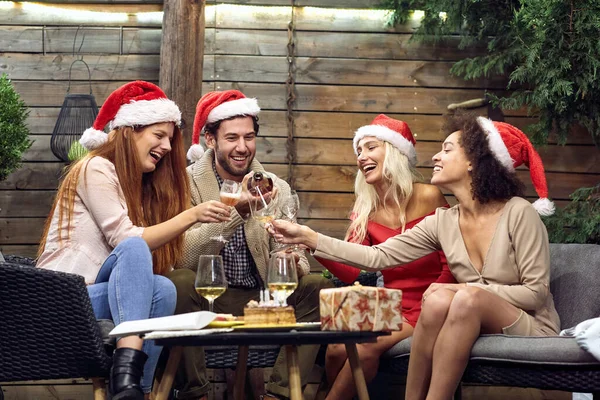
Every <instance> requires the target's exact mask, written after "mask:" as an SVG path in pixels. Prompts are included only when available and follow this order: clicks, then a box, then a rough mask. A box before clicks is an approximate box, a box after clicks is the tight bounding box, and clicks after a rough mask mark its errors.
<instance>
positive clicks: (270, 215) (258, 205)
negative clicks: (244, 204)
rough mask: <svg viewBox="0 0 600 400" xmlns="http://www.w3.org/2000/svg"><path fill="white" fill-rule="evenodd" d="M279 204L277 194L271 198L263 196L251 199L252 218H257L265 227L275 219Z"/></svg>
mask: <svg viewBox="0 0 600 400" xmlns="http://www.w3.org/2000/svg"><path fill="white" fill-rule="evenodd" d="M277 206H278V204H277V196H275V198H270V199H265V198H264V197H262V196H261V197H259V198H255V199H252V200H250V213H251V214H252V218H254V219H255V220H257V221H258V222H259V223H260V225H261V226H262V227H265V226H266V225H267V224H268V223H271V222H272V221H273V220H274V219H275V215H276V214H277Z"/></svg>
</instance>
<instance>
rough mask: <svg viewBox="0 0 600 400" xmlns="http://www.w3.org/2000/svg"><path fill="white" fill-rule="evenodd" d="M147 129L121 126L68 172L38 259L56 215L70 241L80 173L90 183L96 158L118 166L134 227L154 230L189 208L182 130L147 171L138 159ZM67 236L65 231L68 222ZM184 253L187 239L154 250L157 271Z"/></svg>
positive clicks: (162, 272)
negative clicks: (139, 139) (139, 137)
mask: <svg viewBox="0 0 600 400" xmlns="http://www.w3.org/2000/svg"><path fill="white" fill-rule="evenodd" d="M145 128H147V126H141V127H135V128H132V127H122V128H117V129H115V130H114V131H112V132H111V133H110V134H109V140H108V141H107V142H106V143H105V144H103V145H102V146H100V147H99V148H97V149H94V150H92V151H90V153H89V154H88V155H86V156H85V157H84V158H82V159H81V160H79V161H78V162H77V163H75V164H73V165H71V166H70V167H69V168H68V169H66V170H65V175H64V178H63V180H62V182H61V184H60V186H59V188H58V192H57V194H56V198H55V200H54V204H53V205H52V209H51V210H50V214H49V216H48V218H47V219H46V224H45V225H44V233H43V235H42V240H41V242H40V247H39V248H38V258H39V257H40V256H41V255H42V253H43V252H44V248H45V247H46V238H47V236H48V231H49V230H50V225H51V222H52V217H53V216H54V213H55V212H58V230H59V232H58V237H59V240H60V241H62V239H63V237H64V238H67V239H68V238H69V235H70V230H71V220H72V218H73V210H74V205H75V197H76V195H77V186H78V184H79V178H80V174H81V170H82V168H83V170H84V173H83V179H84V182H85V179H86V168H87V165H88V162H89V160H91V159H92V158H93V157H103V158H106V159H107V160H108V161H110V162H111V163H113V164H114V166H115V170H116V173H117V177H118V178H119V183H120V185H121V189H122V191H123V195H124V196H125V201H126V203H127V209H128V211H129V218H130V219H131V222H132V223H133V224H134V225H137V226H144V227H147V226H152V225H156V224H159V223H161V222H164V221H167V220H169V219H171V218H173V217H175V216H176V215H178V214H179V213H181V212H183V211H185V210H186V209H187V208H188V207H189V205H190V189H189V182H188V178H187V174H186V172H185V168H186V161H185V150H184V144H183V135H182V134H181V130H180V129H179V128H178V127H177V126H175V130H174V132H173V140H172V141H171V151H170V152H168V153H167V154H165V155H164V156H163V157H162V159H161V162H160V163H158V164H157V166H156V169H155V170H154V171H152V172H149V173H144V172H143V170H142V165H141V162H140V160H139V157H138V152H137V148H136V144H135V141H134V133H136V132H141V131H142V130H144V129H145ZM65 217H66V218H67V227H66V232H61V230H62V226H63V220H64V218H65ZM182 253H183V236H179V237H177V238H175V239H173V240H171V241H170V242H169V243H167V244H165V245H164V246H162V247H159V248H158V249H155V250H154V251H152V259H153V265H154V273H155V274H160V275H164V274H166V273H167V272H168V271H169V270H170V268H171V267H172V266H173V265H175V263H176V262H177V260H179V259H180V258H181V255H182Z"/></svg>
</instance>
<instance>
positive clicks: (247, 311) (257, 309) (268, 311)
mask: <svg viewBox="0 0 600 400" xmlns="http://www.w3.org/2000/svg"><path fill="white" fill-rule="evenodd" d="M295 323H296V314H295V312H294V307H292V306H286V307H281V306H275V305H270V304H268V303H263V304H259V303H258V302H257V301H255V300H251V301H250V302H248V304H246V307H244V325H246V326H247V325H293V324H295Z"/></svg>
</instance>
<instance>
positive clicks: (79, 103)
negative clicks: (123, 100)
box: [50, 59, 98, 162]
mask: <svg viewBox="0 0 600 400" xmlns="http://www.w3.org/2000/svg"><path fill="white" fill-rule="evenodd" d="M76 62H82V63H83V64H84V65H85V66H86V68H87V70H88V81H89V85H90V94H69V91H70V90H71V69H72V68H73V64H75V63H76ZM97 115H98V106H97V105H96V99H95V98H94V95H93V94H92V76H91V73H90V68H89V67H88V65H87V63H86V62H85V61H83V60H82V59H77V60H75V61H73V62H72V63H71V66H70V67H69V87H68V88H67V95H66V96H65V100H64V101H63V104H62V107H61V108H60V113H59V114H58V119H57V120H56V125H54V130H53V131H52V138H51V139H50V148H51V149H52V153H54V155H55V156H56V157H58V158H59V159H60V160H62V161H64V162H71V161H75V160H78V159H80V158H81V157H83V156H84V155H86V154H87V150H86V149H85V148H84V147H83V146H81V144H80V143H79V139H80V138H81V135H82V134H83V131H85V130H86V129H87V128H89V127H90V126H92V125H93V124H94V121H95V120H96V116H97Z"/></svg>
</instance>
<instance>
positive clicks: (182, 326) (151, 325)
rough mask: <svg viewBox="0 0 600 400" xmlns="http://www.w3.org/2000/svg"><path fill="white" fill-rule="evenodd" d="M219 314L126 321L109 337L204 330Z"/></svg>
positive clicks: (208, 313) (199, 313)
mask: <svg viewBox="0 0 600 400" xmlns="http://www.w3.org/2000/svg"><path fill="white" fill-rule="evenodd" d="M216 317H217V314H215V313H212V312H210V311H197V312H192V313H187V314H179V315H171V316H169V317H161V318H150V319H141V320H137V321H126V322H122V323H120V324H119V325H117V326H116V327H115V328H114V329H113V330H112V331H110V333H109V336H118V337H122V336H130V335H139V334H142V333H147V332H153V331H184V330H196V329H202V328H204V327H205V326H206V325H208V324H210V323H211V322H212V321H213V320H214V319H215V318H216Z"/></svg>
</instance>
